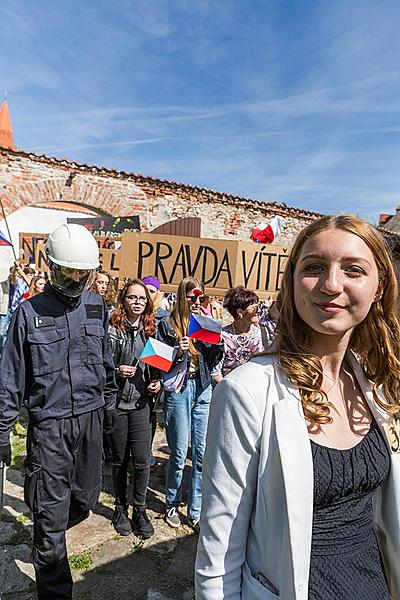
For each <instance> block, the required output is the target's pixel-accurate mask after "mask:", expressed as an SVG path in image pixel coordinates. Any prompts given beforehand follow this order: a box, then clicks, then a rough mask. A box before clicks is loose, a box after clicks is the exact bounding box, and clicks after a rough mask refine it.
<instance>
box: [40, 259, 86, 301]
mask: <svg viewBox="0 0 400 600" xmlns="http://www.w3.org/2000/svg"><path fill="white" fill-rule="evenodd" d="M49 267H50V283H51V285H52V286H53V287H55V288H56V289H57V290H58V291H60V292H61V293H62V294H64V296H68V297H69V298H77V297H78V296H80V295H81V294H82V292H83V290H84V289H85V288H86V286H87V284H88V280H89V278H90V276H91V274H92V273H93V269H90V270H80V269H70V268H69V267H61V266H60V265H56V264H55V263H53V262H52V261H49Z"/></svg>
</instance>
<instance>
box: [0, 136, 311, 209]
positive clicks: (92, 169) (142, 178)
mask: <svg viewBox="0 0 400 600" xmlns="http://www.w3.org/2000/svg"><path fill="white" fill-rule="evenodd" d="M0 153H1V154H13V155H16V156H25V157H28V158H30V159H32V160H34V161H40V162H48V163H52V164H54V163H57V164H59V165H61V166H63V167H68V168H73V169H76V170H79V171H86V172H88V173H99V174H107V175H108V176H111V177H115V178H123V179H125V178H126V179H134V180H136V181H139V182H142V183H153V184H156V185H162V186H166V187H169V188H171V187H176V188H180V189H181V190H184V191H191V192H193V191H195V192H199V193H202V194H212V195H214V196H217V197H219V198H225V199H226V200H228V201H229V200H235V201H239V202H240V203H245V204H251V205H253V206H260V205H261V206H265V208H271V209H273V210H274V211H276V212H280V211H282V213H284V214H287V213H289V214H291V215H296V216H297V215H301V216H304V217H308V218H318V217H320V216H322V213H319V212H315V211H310V210H306V209H303V208H297V207H294V206H288V204H287V203H286V202H282V203H278V202H276V201H266V200H256V199H254V198H249V197H246V196H236V195H235V194H230V193H229V192H221V191H218V190H212V189H210V188H205V187H201V186H194V185H190V184H187V183H182V182H176V181H174V180H172V181H171V180H168V179H160V178H157V177H151V176H149V175H142V174H140V173H134V172H133V171H129V172H127V171H122V170H121V171H118V170H116V169H111V168H109V167H105V166H98V165H89V164H87V163H78V162H75V161H69V160H67V159H66V158H57V157H55V156H47V155H46V154H43V153H42V154H36V153H35V152H32V151H24V150H13V149H10V148H4V147H0Z"/></svg>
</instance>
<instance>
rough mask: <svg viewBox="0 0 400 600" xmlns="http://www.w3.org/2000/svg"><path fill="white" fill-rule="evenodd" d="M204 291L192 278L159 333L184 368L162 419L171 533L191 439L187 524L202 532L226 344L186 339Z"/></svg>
mask: <svg viewBox="0 0 400 600" xmlns="http://www.w3.org/2000/svg"><path fill="white" fill-rule="evenodd" d="M203 299H204V289H203V286H202V285H201V283H200V281H198V280H197V279H195V278H194V277H186V278H185V279H183V280H182V281H181V282H180V284H179V286H178V290H177V299H176V304H175V306H174V308H173V309H172V312H171V315H170V316H169V317H167V318H165V319H163V320H162V321H161V322H160V324H159V327H158V332H157V338H158V339H159V340H161V341H162V342H164V343H166V344H168V345H170V346H175V347H177V355H176V361H177V362H179V361H181V362H186V363H187V366H186V374H185V377H184V379H183V384H182V386H181V387H180V389H177V390H175V391H168V392H165V396H164V413H165V428H166V434H167V442H168V446H169V449H170V458H169V462H168V467H167V473H166V515H165V520H166V522H167V523H168V525H170V527H179V526H180V524H181V521H180V516H179V513H178V507H179V506H180V503H181V499H182V482H183V470H184V468H185V462H186V455H187V450H188V442H189V436H191V441H192V465H193V467H192V474H191V482H190V489H189V500H188V517H189V523H190V524H191V525H192V526H193V528H194V529H196V530H198V523H199V517H200V510H201V494H202V481H203V476H202V467H203V455H204V448H205V438H206V431H207V422H208V412H209V407H210V400H211V370H212V369H213V367H214V366H215V365H216V364H217V363H218V362H219V360H220V359H221V357H222V344H221V343H218V344H210V343H207V342H202V341H198V340H193V339H190V338H189V337H188V336H187V332H188V327H189V321H190V314H191V313H193V314H196V315H199V314H200V306H201V302H202V300H203Z"/></svg>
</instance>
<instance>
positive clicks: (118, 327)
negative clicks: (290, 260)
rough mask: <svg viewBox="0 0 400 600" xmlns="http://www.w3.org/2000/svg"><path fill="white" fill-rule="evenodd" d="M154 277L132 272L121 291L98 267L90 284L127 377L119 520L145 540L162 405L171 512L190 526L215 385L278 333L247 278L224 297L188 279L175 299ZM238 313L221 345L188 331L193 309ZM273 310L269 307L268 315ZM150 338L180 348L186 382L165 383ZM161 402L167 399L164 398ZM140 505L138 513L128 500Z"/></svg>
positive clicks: (170, 517) (112, 435)
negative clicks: (148, 347) (151, 355)
mask: <svg viewBox="0 0 400 600" xmlns="http://www.w3.org/2000/svg"><path fill="white" fill-rule="evenodd" d="M160 288H161V284H160V281H159V279H158V278H157V277H155V276H151V275H148V276H145V277H143V278H142V279H141V280H138V279H132V280H130V281H129V282H128V283H126V284H125V286H124V287H123V288H122V289H121V290H120V291H119V292H118V291H117V285H116V283H115V281H113V279H112V278H111V276H110V275H109V274H108V273H106V272H104V271H102V270H98V271H97V273H96V277H95V279H94V281H93V283H92V284H91V287H90V289H91V291H94V292H96V293H98V294H100V296H102V297H103V299H104V300H105V301H106V303H107V307H108V310H109V314H110V329H109V335H110V339H111V347H112V354H113V359H114V364H115V368H116V379H117V385H118V395H117V409H116V415H115V419H114V423H113V427H112V429H111V430H110V431H109V432H108V433H107V436H106V438H105V447H106V448H107V449H109V450H110V453H106V456H108V458H109V459H110V460H111V462H112V465H113V466H112V473H113V485H114V494H115V510H114V514H113V518H112V523H113V526H114V528H115V530H116V531H117V533H119V534H120V535H129V534H130V533H131V531H132V528H133V530H134V531H136V533H138V534H139V535H141V536H142V537H143V538H146V539H147V538H149V537H151V536H152V535H153V533H154V527H153V525H152V523H151V521H150V519H149V517H148V515H147V512H146V491H147V486H148V482H149V476H150V467H151V464H152V453H151V447H152V442H153V438H154V433H155V428H156V413H155V410H154V407H155V403H156V402H157V406H158V407H160V405H161V404H162V406H163V412H164V424H165V431H166V437H167V443H168V447H169V453H170V455H169V461H168V465H167V470H166V484H165V486H166V487H165V504H166V509H165V520H166V522H167V524H168V525H169V526H170V527H174V528H177V527H179V526H180V525H181V514H180V511H179V507H180V506H181V502H182V484H183V473H184V468H185V464H186V457H187V452H188V445H189V441H190V446H191V459H192V470H191V477H190V486H189V496H188V510H187V514H188V522H189V524H190V525H191V526H192V527H193V528H194V529H195V530H198V529H199V519H200V511H201V497H202V462H203V456H204V451H205V443H206V432H207V424H208V413H209V407H210V402H211V395H212V390H213V388H214V387H215V385H216V384H217V383H218V382H219V381H220V380H221V379H222V378H223V377H224V376H225V375H226V374H227V373H229V372H230V371H231V370H232V369H234V368H235V367H237V366H238V365H240V364H243V363H244V362H245V361H246V360H247V359H248V358H249V357H250V356H251V355H252V354H253V353H255V352H259V351H261V350H263V349H266V348H267V347H268V346H269V344H270V342H271V339H272V336H273V329H274V327H273V321H271V316H270V315H269V317H268V318H269V329H268V328H267V327H266V326H265V325H264V324H263V323H259V319H258V314H259V312H260V309H261V307H262V306H263V304H262V303H260V301H259V298H258V296H257V294H255V293H254V292H252V291H251V290H247V289H245V288H244V287H242V286H239V287H237V288H234V289H232V290H229V292H228V293H227V294H226V296H225V298H224V299H223V301H222V304H221V303H220V302H219V301H218V300H217V299H216V298H214V297H212V296H210V295H206V294H205V291H204V288H203V286H202V283H201V282H200V281H199V280H197V279H196V278H193V277H187V278H185V279H183V280H182V281H181V282H180V284H179V285H178V289H177V292H176V294H175V295H174V297H173V299H172V298H171V297H170V298H169V299H167V298H165V296H164V294H163V293H162V292H161V290H160ZM191 313H194V314H200V315H203V316H207V317H209V318H212V319H216V320H219V321H222V319H223V313H224V320H225V322H226V320H229V321H231V323H230V324H228V325H225V326H224V327H223V329H222V336H221V341H220V343H219V344H209V343H205V342H201V341H196V340H191V339H189V338H188V337H187V330H188V324H189V318H190V314H191ZM266 315H268V312H267V311H265V310H264V320H265V318H266ZM149 337H155V338H157V339H159V340H160V341H162V342H164V343H166V344H167V345H169V346H173V347H175V348H176V350H177V352H176V356H175V365H180V368H181V369H182V372H183V378H184V381H183V384H182V386H181V387H180V388H179V390H177V389H167V390H164V389H163V383H162V373H161V372H159V371H157V370H156V369H154V368H151V367H149V366H148V365H146V364H145V363H143V362H140V361H139V360H138V359H139V357H140V355H141V354H142V351H143V348H144V346H145V344H146V342H147V340H148V338H149ZM160 400H161V402H160ZM129 461H131V463H132V469H133V493H132V496H131V497H130V498H128V496H127V480H128V464H129ZM130 505H131V506H132V513H131V514H130V513H129V506H130Z"/></svg>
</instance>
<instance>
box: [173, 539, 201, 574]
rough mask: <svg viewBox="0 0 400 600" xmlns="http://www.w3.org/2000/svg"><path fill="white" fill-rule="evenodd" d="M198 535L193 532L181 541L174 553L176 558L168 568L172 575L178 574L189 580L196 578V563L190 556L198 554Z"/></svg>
mask: <svg viewBox="0 0 400 600" xmlns="http://www.w3.org/2000/svg"><path fill="white" fill-rule="evenodd" d="M198 539H199V538H198V535H197V534H196V533H192V534H191V535H189V536H188V537H186V538H185V539H183V540H182V541H181V543H180V544H179V546H178V548H177V549H176V552H175V553H174V558H173V560H171V562H170V564H169V567H168V569H167V573H168V574H170V575H178V576H179V577H184V578H185V579H188V580H189V581H193V578H194V564H193V559H192V560H188V557H193V558H194V557H195V556H196V548H197V541H198Z"/></svg>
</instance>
